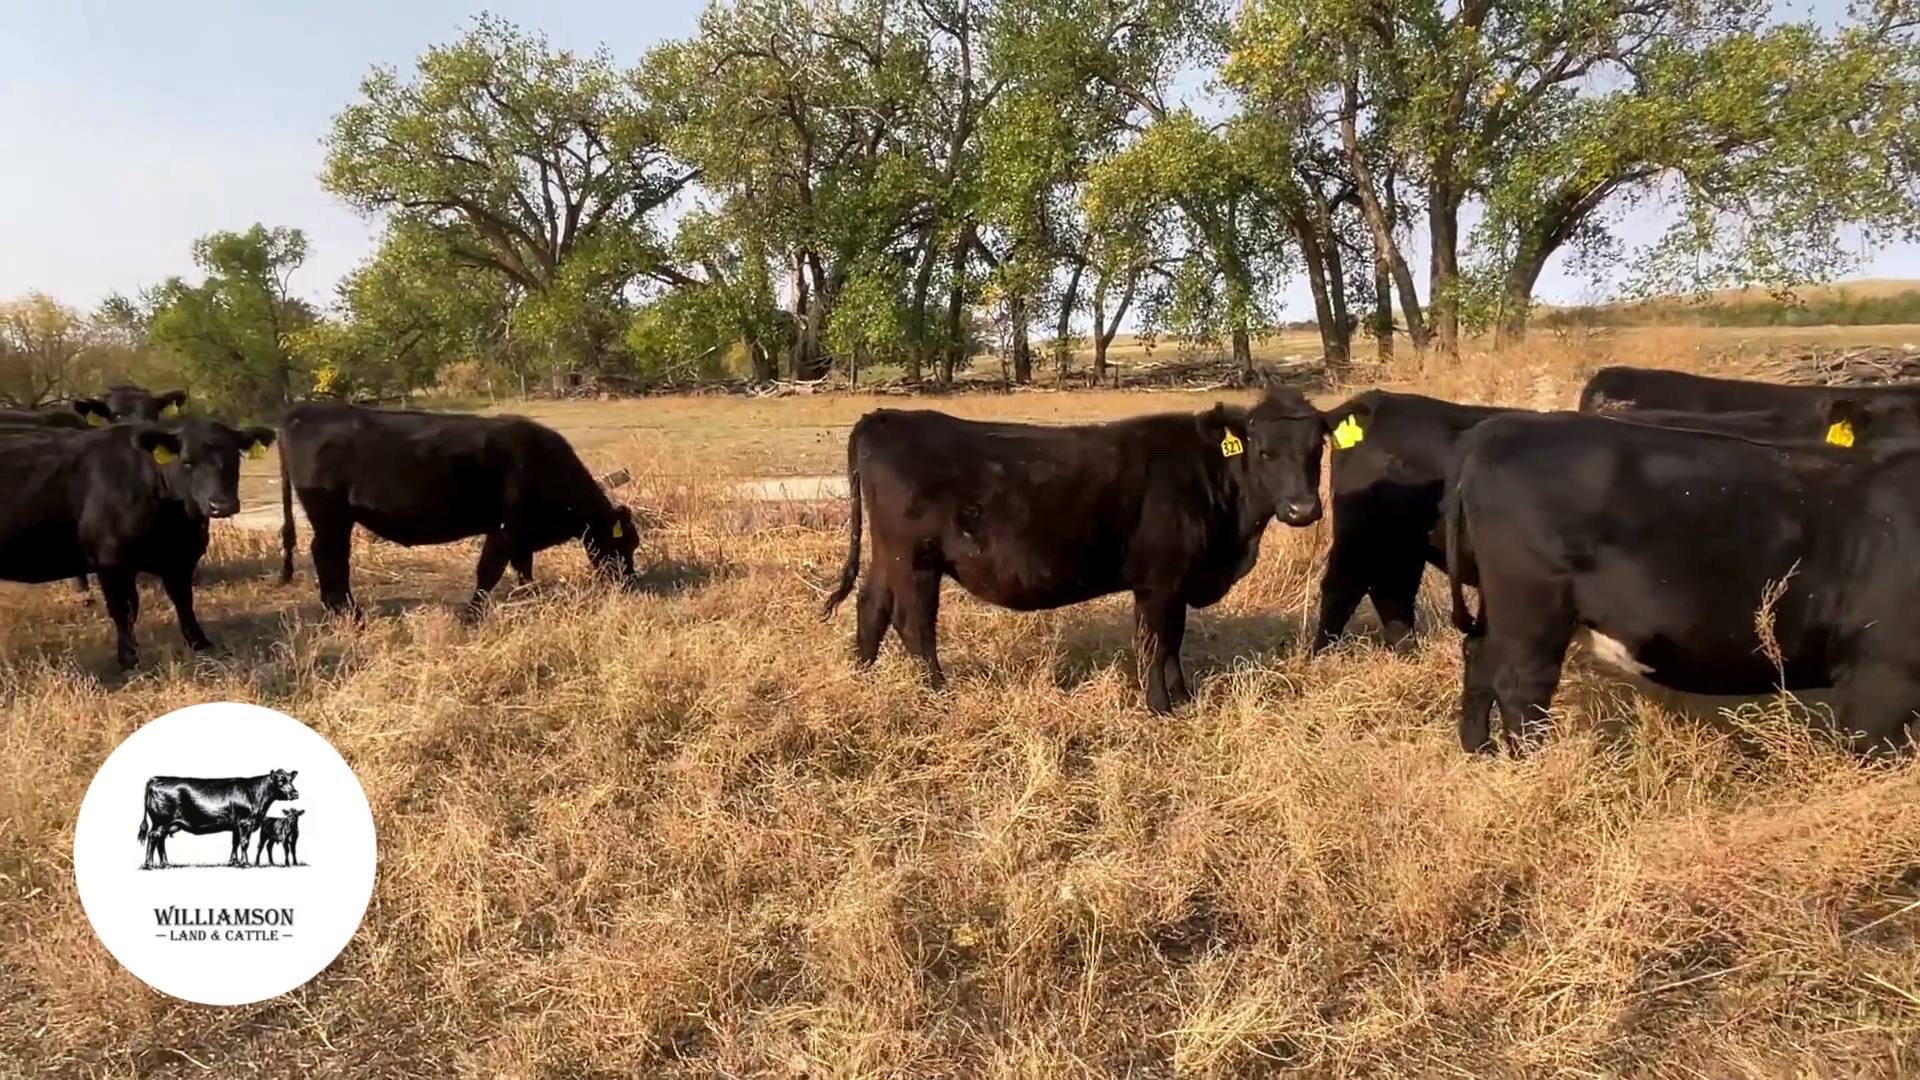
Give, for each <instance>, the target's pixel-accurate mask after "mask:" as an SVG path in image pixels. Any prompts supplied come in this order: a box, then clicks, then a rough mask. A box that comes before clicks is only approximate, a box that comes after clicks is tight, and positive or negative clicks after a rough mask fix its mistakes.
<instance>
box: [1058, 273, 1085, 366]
mask: <svg viewBox="0 0 1920 1080" xmlns="http://www.w3.org/2000/svg"><path fill="white" fill-rule="evenodd" d="M1086 271H1087V261H1086V260H1085V259H1075V260H1074V262H1073V276H1071V277H1069V278H1068V279H1067V290H1066V292H1065V293H1064V294H1062V295H1061V298H1060V319H1059V322H1057V323H1056V324H1055V325H1054V331H1053V359H1054V364H1055V366H1056V367H1057V368H1058V370H1059V373H1060V374H1062V375H1065V374H1066V373H1067V371H1068V370H1069V369H1070V368H1071V367H1072V366H1073V350H1072V349H1070V348H1068V347H1067V335H1068V333H1070V332H1071V331H1072V329H1073V309H1074V308H1076V307H1078V306H1079V305H1080V277H1081V275H1083V274H1085V273H1086Z"/></svg>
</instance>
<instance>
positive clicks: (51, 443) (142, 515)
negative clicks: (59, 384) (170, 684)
mask: <svg viewBox="0 0 1920 1080" xmlns="http://www.w3.org/2000/svg"><path fill="white" fill-rule="evenodd" d="M273 438H274V435H273V432H272V431H271V430H269V429H267V428H246V429H244V430H235V429H233V428H230V427H228V426H226V425H225V424H221V423H216V422H214V421H211V420H201V419H190V420H185V421H181V422H180V423H179V426H178V430H175V431H167V430H164V429H161V428H157V427H153V426H151V425H147V424H117V425H115V426H113V427H109V428H103V429H101V430H99V431H62V430H57V429H47V428H0V491H4V492H6V494H7V502H6V505H4V506H0V580H6V581H18V582H27V583H43V582H48V581H57V580H60V579H61V578H72V577H74V576H75V575H77V574H80V573H82V572H86V571H91V572H92V573H94V574H95V575H96V576H98V577H99V579H100V591H101V593H102V594H104V595H105V596H106V600H107V614H108V616H109V617H110V618H112V619H113V625H114V629H115V632H116V636H117V649H116V654H117V656H118V659H119V662H120V666H121V667H122V668H131V667H133V666H134V665H135V664H136V663H138V662H139V657H138V653H137V651H136V650H135V648H134V638H133V624H134V620H136V619H137V618H138V617H139V613H140V593H139V590H138V588H137V587H136V576H137V575H138V574H140V573H148V574H152V575H154V576H156V577H158V578H159V579H160V582H161V584H162V585H163V586H164V587H165V589H166V591H167V598H168V599H170V600H171V601H172V602H173V609H174V612H175V614H176V615H177V616H178V617H179V620H180V633H181V636H183V637H184V638H186V640H187V644H188V645H189V646H191V647H192V648H193V649H194V650H196V651H205V650H209V649H212V648H213V643H212V642H211V641H209V640H208V639H207V636H206V634H205V633H204V632H203V631H202V630H201V628H200V623H199V621H198V620H197V619H195V618H194V613H193V573H194V570H195V568H196V567H198V566H199V564H200V559H201V557H202V556H203V555H205V554H206V551H207V521H208V519H209V518H219V517H228V516H230V515H232V514H234V513H235V512H237V511H238V510H239V509H240V499H239V494H238V489H239V482H240V457H241V455H242V454H243V453H264V452H265V449H266V447H267V446H269V445H271V444H272V442H273Z"/></svg>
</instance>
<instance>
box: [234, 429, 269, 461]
mask: <svg viewBox="0 0 1920 1080" xmlns="http://www.w3.org/2000/svg"><path fill="white" fill-rule="evenodd" d="M273 440H274V431H273V429H272V428H265V427H250V428H247V429H246V430H244V431H242V432H240V448H241V449H242V450H245V451H246V454H247V456H248V457H250V458H263V457H266V456H267V447H269V446H272V445H273Z"/></svg>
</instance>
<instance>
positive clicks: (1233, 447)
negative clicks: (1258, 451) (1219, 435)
mask: <svg viewBox="0 0 1920 1080" xmlns="http://www.w3.org/2000/svg"><path fill="white" fill-rule="evenodd" d="M1246 449H1247V444H1245V443H1243V442H1241V441H1240V437H1239V436H1237V435H1235V434H1234V433H1233V432H1231V431H1229V432H1227V437H1226V438H1224V439H1221V440H1220V456H1221V457H1233V456H1234V455H1235V454H1242V453H1245V452H1246Z"/></svg>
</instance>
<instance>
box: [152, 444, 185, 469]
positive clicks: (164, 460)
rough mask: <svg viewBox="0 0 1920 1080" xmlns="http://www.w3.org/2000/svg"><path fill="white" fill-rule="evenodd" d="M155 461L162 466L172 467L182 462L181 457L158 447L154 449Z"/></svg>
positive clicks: (162, 447)
mask: <svg viewBox="0 0 1920 1080" xmlns="http://www.w3.org/2000/svg"><path fill="white" fill-rule="evenodd" d="M153 460H154V461H156V462H158V463H159V464H161V465H171V464H173V463H174V462H176V461H179V460H180V455H179V454H176V453H174V452H173V451H171V450H169V449H167V448H166V447H164V446H156V447H154V448H153Z"/></svg>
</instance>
